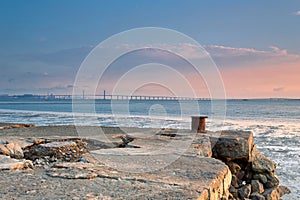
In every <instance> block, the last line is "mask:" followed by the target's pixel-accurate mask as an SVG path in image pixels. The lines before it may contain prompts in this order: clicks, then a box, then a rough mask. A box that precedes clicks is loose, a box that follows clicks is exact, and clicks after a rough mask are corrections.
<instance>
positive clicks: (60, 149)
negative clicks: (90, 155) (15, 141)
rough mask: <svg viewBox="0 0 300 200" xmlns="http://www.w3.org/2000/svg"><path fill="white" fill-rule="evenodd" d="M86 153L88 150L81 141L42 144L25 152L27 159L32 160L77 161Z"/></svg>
mask: <svg viewBox="0 0 300 200" xmlns="http://www.w3.org/2000/svg"><path fill="white" fill-rule="evenodd" d="M85 152H86V148H85V146H84V145H83V143H82V141H81V140H79V139H78V140H74V141H72V140H62V141H52V142H48V143H40V144H37V145H33V146H30V147H29V148H27V149H26V150H24V154H25V157H26V158H27V159H30V160H37V159H39V158H41V157H43V158H45V157H48V158H52V159H53V160H55V159H60V160H62V161H77V160H78V159H79V158H80V157H81V155H82V154H84V153H85ZM49 161H51V160H49Z"/></svg>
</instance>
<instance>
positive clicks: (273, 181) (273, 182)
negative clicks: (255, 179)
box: [264, 174, 279, 188]
mask: <svg viewBox="0 0 300 200" xmlns="http://www.w3.org/2000/svg"><path fill="white" fill-rule="evenodd" d="M266 177H267V182H266V183H265V184H264V186H265V187H266V188H272V187H276V186H278V185H279V179H278V178H277V177H276V176H275V175H274V174H266Z"/></svg>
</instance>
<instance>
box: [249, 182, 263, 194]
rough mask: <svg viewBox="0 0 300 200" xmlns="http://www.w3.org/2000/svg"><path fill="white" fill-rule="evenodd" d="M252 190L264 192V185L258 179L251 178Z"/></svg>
mask: <svg viewBox="0 0 300 200" xmlns="http://www.w3.org/2000/svg"><path fill="white" fill-rule="evenodd" d="M251 191H252V192H253V193H254V192H257V193H259V194H262V193H263V192H264V186H263V184H261V183H260V182H259V181H258V180H251Z"/></svg>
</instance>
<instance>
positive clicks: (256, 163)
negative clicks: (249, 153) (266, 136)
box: [252, 147, 276, 174]
mask: <svg viewBox="0 0 300 200" xmlns="http://www.w3.org/2000/svg"><path fill="white" fill-rule="evenodd" d="M275 169H276V163H275V162H274V161H272V160H270V159H268V158H267V157H265V156H264V155H263V154H261V153H260V152H259V151H258V150H257V149H256V147H254V149H253V162H252V170H253V171H254V172H256V173H261V174H264V173H269V174H273V173H274V172H275Z"/></svg>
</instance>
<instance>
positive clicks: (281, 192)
mask: <svg viewBox="0 0 300 200" xmlns="http://www.w3.org/2000/svg"><path fill="white" fill-rule="evenodd" d="M277 190H278V192H279V195H280V196H281V197H282V196H283V195H285V194H290V193H291V190H290V189H289V188H287V187H286V186H281V185H280V186H278V187H277Z"/></svg>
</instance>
